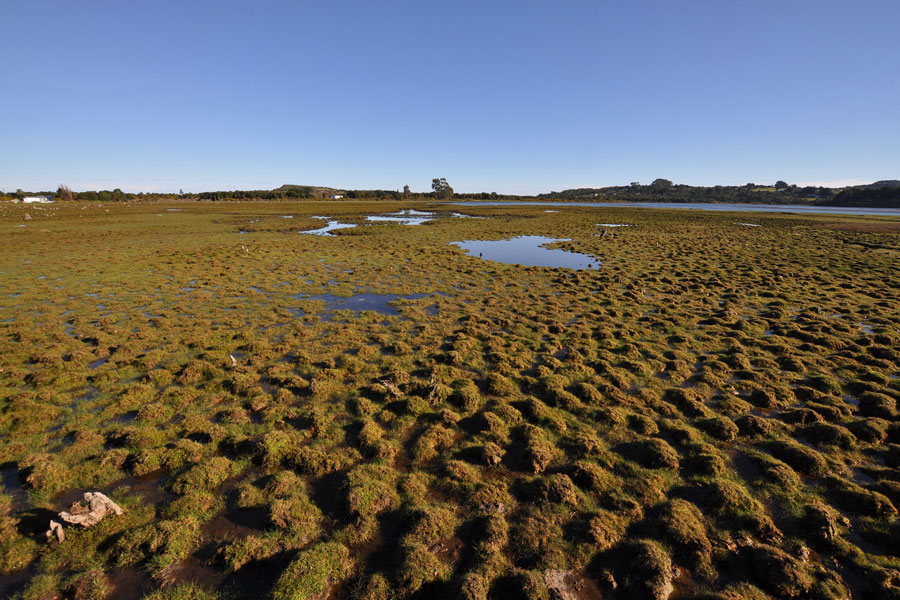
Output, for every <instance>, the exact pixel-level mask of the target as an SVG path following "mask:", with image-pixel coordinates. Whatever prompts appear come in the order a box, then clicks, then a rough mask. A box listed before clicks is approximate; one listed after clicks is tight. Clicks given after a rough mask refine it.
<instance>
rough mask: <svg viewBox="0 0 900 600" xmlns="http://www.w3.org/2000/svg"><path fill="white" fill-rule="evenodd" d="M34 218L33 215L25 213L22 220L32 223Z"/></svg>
mask: <svg viewBox="0 0 900 600" xmlns="http://www.w3.org/2000/svg"><path fill="white" fill-rule="evenodd" d="M32 218H33V217H32V216H31V215H29V214H28V213H25V214H24V215H23V216H22V220H23V221H31V220H32Z"/></svg>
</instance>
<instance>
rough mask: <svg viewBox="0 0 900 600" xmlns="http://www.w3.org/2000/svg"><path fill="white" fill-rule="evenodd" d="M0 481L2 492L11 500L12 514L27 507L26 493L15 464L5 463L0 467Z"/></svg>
mask: <svg viewBox="0 0 900 600" xmlns="http://www.w3.org/2000/svg"><path fill="white" fill-rule="evenodd" d="M0 481H2V483H3V490H4V492H5V493H6V494H7V495H8V496H10V497H11V498H12V502H11V503H10V509H11V511H12V512H17V511H20V510H22V509H24V508H26V507H27V506H28V493H27V492H26V491H25V486H23V485H22V479H21V477H20V473H19V467H18V466H17V465H16V464H15V463H5V464H3V465H2V466H0Z"/></svg>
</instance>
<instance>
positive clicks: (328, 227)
mask: <svg viewBox="0 0 900 600" xmlns="http://www.w3.org/2000/svg"><path fill="white" fill-rule="evenodd" d="M313 219H327V220H326V221H325V227H320V228H319V229H310V230H308V231H301V232H300V233H306V234H310V235H332V233H331V232H332V231H335V230H336V229H349V228H351V227H356V224H354V223H341V222H340V221H335V220H334V219H329V218H328V217H313Z"/></svg>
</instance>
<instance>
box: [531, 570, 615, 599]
mask: <svg viewBox="0 0 900 600" xmlns="http://www.w3.org/2000/svg"><path fill="white" fill-rule="evenodd" d="M586 583H587V582H586V580H585V579H584V578H583V577H581V576H580V575H578V574H576V573H575V572H574V571H562V570H557V569H547V570H546V571H544V585H546V586H547V589H548V590H550V598H552V599H553V600H579V598H583V597H584V592H585V591H586V588H588V587H592V588H593V590H589V591H594V592H596V586H595V585H593V584H591V585H590V586H588V585H586ZM613 587H615V583H614V582H613ZM591 596H592V597H593V596H594V594H591Z"/></svg>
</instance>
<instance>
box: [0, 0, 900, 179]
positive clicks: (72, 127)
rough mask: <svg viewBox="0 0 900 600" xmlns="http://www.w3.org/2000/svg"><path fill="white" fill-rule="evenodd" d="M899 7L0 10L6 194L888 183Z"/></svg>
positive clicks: (896, 153)
mask: <svg viewBox="0 0 900 600" xmlns="http://www.w3.org/2000/svg"><path fill="white" fill-rule="evenodd" d="M898 23H900V1H898V0H855V1H850V0H684V1H678V2H675V1H673V0H583V1H566V0H554V1H550V0H539V1H531V0H515V1H512V0H508V1H506V2H498V1H490V0H480V1H477V2H475V1H468V0H455V1H453V2H429V1H422V0H415V1H402V2H401V1H392V0H382V1H379V2H373V1H372V0H359V1H349V0H329V1H326V0H321V1H317V2H311V1H301V0H294V1H270V2H267V1H254V2H250V1H228V0H215V1H212V0H197V1H190V0H180V1H177V2H176V1H168V0H154V1H146V0H145V1H140V0H136V1H127V2H123V1H121V0H114V1H113V0H108V1H92V0H85V1H83V2H73V1H72V0H65V1H44V0H27V1H24V0H23V1H16V2H14V1H12V0H4V1H2V2H0V24H2V25H0V26H2V31H3V35H2V38H0V39H2V42H0V43H2V49H0V76H2V80H3V88H2V92H0V189H3V190H6V191H10V190H15V189H16V188H22V189H26V190H32V191H37V190H48V189H56V187H57V185H58V184H61V183H63V184H68V185H69V186H70V187H72V188H73V189H75V190H76V191H80V190H85V189H113V188H116V187H118V188H122V189H123V190H125V191H135V192H137V191H177V190H178V189H180V188H183V189H184V190H185V191H203V190H227V189H263V188H273V187H277V186H279V185H281V184H283V183H296V184H306V185H325V186H332V187H344V188H382V189H398V188H401V187H402V186H403V185H406V184H408V185H409V186H410V187H411V188H412V189H413V190H414V191H426V190H428V189H429V188H430V183H431V180H432V179H433V178H435V177H446V178H447V180H448V181H449V183H450V184H451V185H452V186H453V187H454V188H455V189H456V190H457V191H462V192H475V191H497V192H505V193H520V194H527V193H539V192H546V191H550V190H561V189H564V188H569V187H587V186H590V187H599V186H604V185H618V184H627V183H629V182H631V181H640V182H642V183H649V182H650V181H652V180H653V179H654V178H657V177H665V178H667V179H671V180H673V181H675V182H676V183H688V184H695V185H705V184H709V185H711V184H743V183H747V182H750V181H753V182H758V183H773V182H774V181H775V180H777V179H784V180H786V181H788V182H791V183H822V184H828V183H833V184H840V183H849V184H852V183H854V182H860V183H864V182H870V181H874V180H877V179H900V34H898V29H897V26H898Z"/></svg>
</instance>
